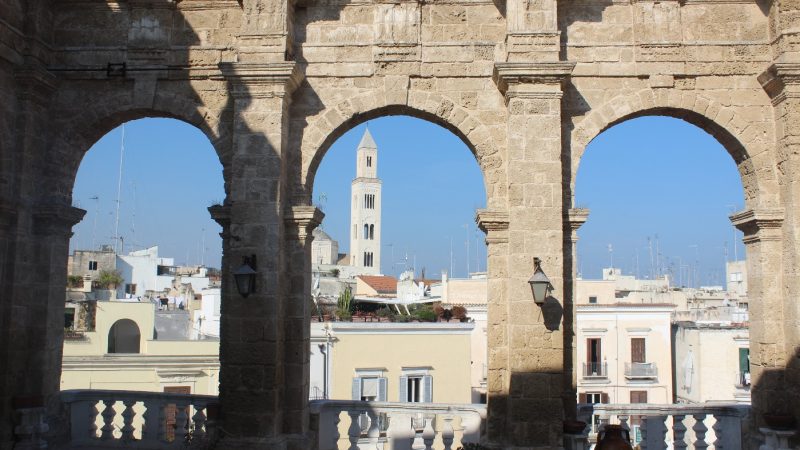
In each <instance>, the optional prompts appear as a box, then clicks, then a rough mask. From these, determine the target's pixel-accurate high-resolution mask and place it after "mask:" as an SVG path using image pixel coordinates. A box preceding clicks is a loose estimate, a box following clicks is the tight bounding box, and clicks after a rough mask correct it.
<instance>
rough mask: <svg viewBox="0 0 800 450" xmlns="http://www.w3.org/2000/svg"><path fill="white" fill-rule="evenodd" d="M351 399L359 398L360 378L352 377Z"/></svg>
mask: <svg viewBox="0 0 800 450" xmlns="http://www.w3.org/2000/svg"><path fill="white" fill-rule="evenodd" d="M353 400H361V378H359V377H355V378H353Z"/></svg>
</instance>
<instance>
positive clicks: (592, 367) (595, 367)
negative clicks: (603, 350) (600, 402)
mask: <svg viewBox="0 0 800 450" xmlns="http://www.w3.org/2000/svg"><path fill="white" fill-rule="evenodd" d="M583 378H584V379H589V380H591V379H603V380H604V379H606V378H608V363H604V362H602V363H601V362H588V363H583Z"/></svg>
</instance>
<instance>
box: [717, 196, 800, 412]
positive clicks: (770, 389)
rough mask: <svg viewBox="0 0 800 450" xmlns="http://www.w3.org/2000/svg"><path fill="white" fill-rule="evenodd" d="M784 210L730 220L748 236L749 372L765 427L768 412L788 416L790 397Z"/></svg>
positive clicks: (746, 213) (756, 409) (750, 213)
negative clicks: (783, 268)
mask: <svg viewBox="0 0 800 450" xmlns="http://www.w3.org/2000/svg"><path fill="white" fill-rule="evenodd" d="M783 217H784V212H783V210H781V209H758V210H745V211H742V212H740V213H737V214H734V215H732V216H731V222H733V225H734V226H735V227H736V228H738V229H739V230H740V231H742V232H743V233H744V244H745V247H746V252H747V291H748V292H747V296H748V298H749V300H750V374H751V377H752V387H751V391H750V395H751V398H752V402H753V413H754V414H753V416H754V418H755V420H756V422H757V423H758V424H762V423H763V418H762V415H763V414H764V413H765V412H779V411H785V412H788V410H789V409H788V408H789V406H790V403H787V402H790V401H791V400H790V398H789V397H788V396H787V388H789V386H787V384H786V382H785V378H784V375H785V374H784V370H785V368H786V364H787V362H788V361H787V358H786V354H787V353H786V344H787V339H786V335H785V332H784V331H785V321H786V317H785V314H786V313H787V311H786V305H785V302H784V300H783V285H784V283H783V276H782V268H781V266H782V262H781V253H782V251H783V249H782V248H783V245H784V242H783V234H784V233H783V232H782V230H781V227H782V226H783V221H784V219H783Z"/></svg>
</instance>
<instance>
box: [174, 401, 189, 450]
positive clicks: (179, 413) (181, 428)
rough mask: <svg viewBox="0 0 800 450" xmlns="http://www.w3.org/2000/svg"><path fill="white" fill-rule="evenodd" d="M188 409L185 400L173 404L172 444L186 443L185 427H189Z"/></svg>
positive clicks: (186, 430)
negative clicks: (173, 438) (173, 426)
mask: <svg viewBox="0 0 800 450" xmlns="http://www.w3.org/2000/svg"><path fill="white" fill-rule="evenodd" d="M188 409H189V404H188V403H187V401H186V400H183V399H181V400H179V401H178V402H176V403H175V410H176V411H175V412H176V413H175V440H174V441H173V444H175V443H177V444H178V445H183V443H184V442H185V441H186V434H187V432H188V429H187V427H188V425H189V415H188V414H187V410H188Z"/></svg>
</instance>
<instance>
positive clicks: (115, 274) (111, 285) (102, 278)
mask: <svg viewBox="0 0 800 450" xmlns="http://www.w3.org/2000/svg"><path fill="white" fill-rule="evenodd" d="M123 281H125V280H124V279H123V278H122V274H121V273H119V271H118V270H101V271H100V275H98V276H97V284H98V285H99V286H100V288H101V289H111V290H113V289H116V288H117V286H119V285H120V284H122V283H123Z"/></svg>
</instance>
